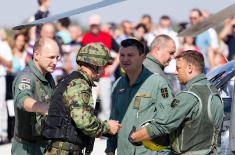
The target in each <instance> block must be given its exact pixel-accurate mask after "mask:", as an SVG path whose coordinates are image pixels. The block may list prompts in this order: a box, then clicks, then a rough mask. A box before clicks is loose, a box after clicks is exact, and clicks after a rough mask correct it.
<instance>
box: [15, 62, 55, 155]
mask: <svg viewBox="0 0 235 155" xmlns="http://www.w3.org/2000/svg"><path fill="white" fill-rule="evenodd" d="M54 88H55V83H54V80H53V78H52V76H51V74H50V73H47V74H46V75H45V76H43V75H42V74H41V72H40V71H39V70H38V69H37V67H36V66H35V63H34V62H33V61H32V60H31V61H30V62H29V63H28V66H26V68H25V69H24V70H23V71H22V72H21V73H19V75H17V77H16V79H15V80H14V83H13V88H12V89H13V95H14V104H15V132H14V139H13V143H12V150H11V153H12V154H13V155H17V154H18V155H24V154H25V155H26V154H27V155H28V154H33V155H41V154H43V151H44V147H45V145H46V141H45V140H44V139H43V137H42V136H41V129H42V126H41V123H42V121H43V119H44V118H45V117H44V116H43V115H42V114H41V113H33V112H27V111H25V109H24V107H23V102H24V100H25V99H26V98H27V97H31V98H33V99H35V100H37V101H39V102H42V103H48V104H49V102H50V98H51V96H52V94H53V90H54Z"/></svg>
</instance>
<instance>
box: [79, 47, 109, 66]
mask: <svg viewBox="0 0 235 155" xmlns="http://www.w3.org/2000/svg"><path fill="white" fill-rule="evenodd" d="M76 61H77V63H79V62H85V63H88V64H91V65H95V66H105V65H107V64H111V63H112V57H111V56H110V54H109V49H108V48H107V47H105V46H104V45H103V44H101V43H90V44H87V45H86V46H84V47H82V48H80V50H79V51H78V54H77V58H76Z"/></svg>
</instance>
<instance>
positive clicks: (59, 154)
mask: <svg viewBox="0 0 235 155" xmlns="http://www.w3.org/2000/svg"><path fill="white" fill-rule="evenodd" d="M62 143H63V142H61V144H62ZM79 153H80V152H79V151H71V152H69V151H66V150H60V149H57V148H54V147H53V148H52V149H51V150H50V151H47V152H46V153H45V155H83V154H81V153H80V154H79Z"/></svg>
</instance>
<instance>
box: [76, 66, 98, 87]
mask: <svg viewBox="0 0 235 155" xmlns="http://www.w3.org/2000/svg"><path fill="white" fill-rule="evenodd" d="M79 72H80V73H81V74H82V75H83V76H84V78H85V79H86V81H87V82H88V84H89V85H90V86H93V87H95V86H96V85H95V83H94V81H93V80H92V79H90V78H89V76H88V75H87V73H86V72H85V71H83V70H82V69H79Z"/></svg>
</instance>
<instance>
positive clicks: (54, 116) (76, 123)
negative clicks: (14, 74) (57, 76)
mask: <svg viewBox="0 0 235 155" xmlns="http://www.w3.org/2000/svg"><path fill="white" fill-rule="evenodd" d="M76 60H77V63H78V66H79V69H78V71H74V72H72V73H71V74H69V75H68V76H66V77H65V78H64V79H63V80H62V81H61V82H60V83H59V84H58V86H57V88H56V90H55V93H54V95H53V97H52V101H51V104H50V108H49V112H48V117H47V120H46V123H45V128H44V130H43V136H44V137H45V138H47V139H49V140H50V141H51V143H49V145H48V147H47V152H46V154H47V155H64V154H66V155H67V154H69V155H75V154H76V155H81V154H82V152H84V148H85V147H87V146H88V144H89V142H90V138H91V137H99V136H102V135H106V134H116V133H117V132H118V130H119V128H120V127H121V125H120V124H119V122H118V121H115V120H109V121H101V120H99V119H98V118H97V117H96V116H95V114H94V108H93V98H92V93H91V88H92V86H94V81H98V80H99V78H100V75H101V74H102V73H103V72H104V68H105V67H106V65H108V64H111V62H112V58H111V56H110V54H109V50H108V49H107V48H106V47H105V46H104V45H103V44H101V43H90V44H87V45H85V46H83V47H81V48H80V50H79V51H78V54H77V58H76Z"/></svg>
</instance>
